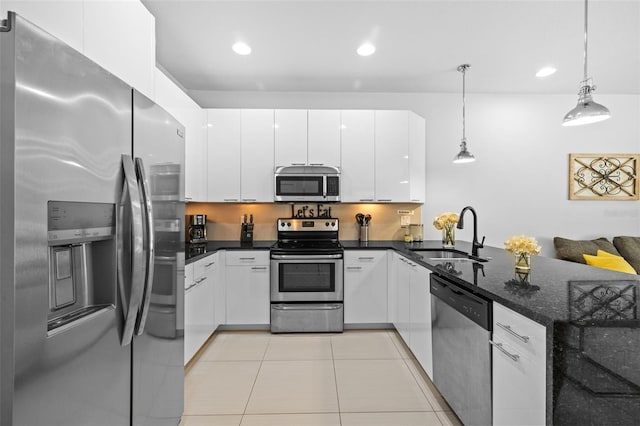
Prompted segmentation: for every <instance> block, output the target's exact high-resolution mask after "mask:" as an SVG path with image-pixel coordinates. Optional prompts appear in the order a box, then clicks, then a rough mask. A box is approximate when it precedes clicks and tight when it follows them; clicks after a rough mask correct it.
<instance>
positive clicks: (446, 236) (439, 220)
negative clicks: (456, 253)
mask: <svg viewBox="0 0 640 426" xmlns="http://www.w3.org/2000/svg"><path fill="white" fill-rule="evenodd" d="M458 220H460V217H459V216H458V214H457V213H453V212H446V213H442V214H440V215H438V216H436V218H435V219H434V220H433V226H434V227H435V228H436V229H437V230H439V231H440V230H442V244H443V245H445V246H454V245H455V244H456V237H455V231H454V226H455V224H456V223H458Z"/></svg>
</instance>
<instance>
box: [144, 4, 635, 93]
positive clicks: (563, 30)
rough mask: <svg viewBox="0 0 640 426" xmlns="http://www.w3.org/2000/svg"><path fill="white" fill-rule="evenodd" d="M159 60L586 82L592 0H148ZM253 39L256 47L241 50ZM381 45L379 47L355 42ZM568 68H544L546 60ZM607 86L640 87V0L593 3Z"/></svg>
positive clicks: (225, 67) (484, 82) (480, 89)
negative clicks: (367, 52) (464, 67)
mask: <svg viewBox="0 0 640 426" xmlns="http://www.w3.org/2000/svg"><path fill="white" fill-rule="evenodd" d="M142 2H143V3H144V5H145V6H146V7H147V8H148V9H149V10H150V11H151V13H153V15H154V16H155V18H156V36H157V61H158V63H159V64H160V65H161V66H162V67H163V68H165V69H166V70H167V71H168V72H169V73H171V74H172V75H173V77H174V78H175V79H176V80H177V81H178V82H179V83H180V84H181V85H182V86H184V87H185V88H186V89H187V90H215V91H276V92H279V91H282V92H352V91H356V92H460V91H461V87H462V77H461V74H460V73H458V72H457V71H456V67H457V66H458V65H460V64H462V63H469V64H471V69H470V70H469V71H468V72H467V91H468V92H475V93H576V92H577V90H578V86H579V82H580V80H582V74H583V68H582V58H583V31H584V28H583V22H584V21H583V20H584V2H583V1H582V0H568V1H560V0H547V1H540V0H539V1H522V0H499V1H483V0H467V1H462V0H449V1H435V0H413V1H401V0H386V1H384V0H378V1H365V0H321V1H318V0H284V1H273V0H254V1H245V0H197V1H186V0H142ZM238 40H242V41H245V42H247V43H248V44H250V45H251V47H252V49H253V53H252V54H251V55H249V56H239V55H236V54H235V53H233V51H232V50H231V45H232V44H233V43H234V42H235V41H238ZM365 41H371V42H373V43H374V44H375V45H376V46H377V51H376V53H375V54H374V55H373V56H370V57H360V56H358V55H357V54H356V53H355V50H356V48H357V47H358V45H359V44H361V43H362V42H365ZM547 64H553V65H554V66H555V67H557V68H558V72H557V73H556V74H554V75H553V76H550V77H547V78H546V79H539V78H536V77H535V75H534V74H535V72H536V71H537V70H538V69H539V68H540V67H542V66H544V65H547ZM589 76H590V77H593V79H594V83H595V84H596V85H597V86H598V92H597V93H608V94H640V78H639V76H640V0H626V1H616V0H592V1H590V2H589Z"/></svg>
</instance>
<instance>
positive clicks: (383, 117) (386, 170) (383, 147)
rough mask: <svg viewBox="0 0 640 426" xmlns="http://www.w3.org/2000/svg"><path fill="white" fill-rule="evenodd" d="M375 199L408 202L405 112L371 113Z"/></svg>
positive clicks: (407, 128)
mask: <svg viewBox="0 0 640 426" xmlns="http://www.w3.org/2000/svg"><path fill="white" fill-rule="evenodd" d="M375 117H376V122H375V171H376V176H375V199H376V201H380V202H406V201H407V200H409V112H408V111H376V112H375Z"/></svg>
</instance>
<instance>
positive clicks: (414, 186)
mask: <svg viewBox="0 0 640 426" xmlns="http://www.w3.org/2000/svg"><path fill="white" fill-rule="evenodd" d="M426 161H427V159H426V129H425V122H424V118H422V117H420V116H419V115H417V114H415V113H413V112H409V201H411V202H412V203H424V202H425V199H426V192H425V191H426V176H427V175H426V168H425V164H426Z"/></svg>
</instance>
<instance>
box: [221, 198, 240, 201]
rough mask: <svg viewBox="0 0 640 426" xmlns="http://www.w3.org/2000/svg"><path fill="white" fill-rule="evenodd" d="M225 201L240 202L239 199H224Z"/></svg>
mask: <svg viewBox="0 0 640 426" xmlns="http://www.w3.org/2000/svg"><path fill="white" fill-rule="evenodd" d="M223 201H232V202H233V201H238V199H237V198H224V199H223Z"/></svg>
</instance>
